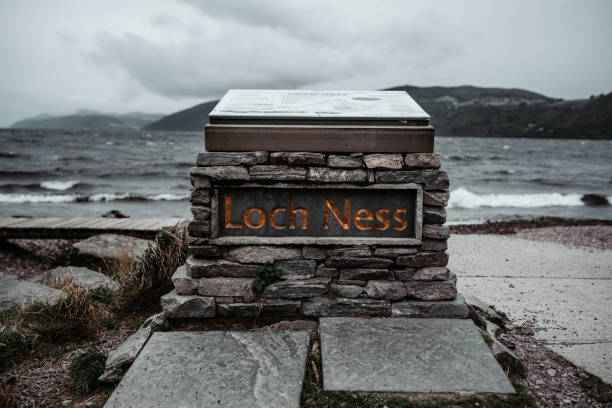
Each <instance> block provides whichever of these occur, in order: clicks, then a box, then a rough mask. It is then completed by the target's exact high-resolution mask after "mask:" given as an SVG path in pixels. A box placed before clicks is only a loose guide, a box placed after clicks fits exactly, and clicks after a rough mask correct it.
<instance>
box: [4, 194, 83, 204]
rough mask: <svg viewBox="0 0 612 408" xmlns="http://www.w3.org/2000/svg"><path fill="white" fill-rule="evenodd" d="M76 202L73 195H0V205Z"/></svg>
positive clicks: (75, 197)
mask: <svg viewBox="0 0 612 408" xmlns="http://www.w3.org/2000/svg"><path fill="white" fill-rule="evenodd" d="M76 200H77V196H76V195H74V194H61V195H46V194H0V203H69V202H73V201H76Z"/></svg>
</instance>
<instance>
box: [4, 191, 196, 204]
mask: <svg viewBox="0 0 612 408" xmlns="http://www.w3.org/2000/svg"><path fill="white" fill-rule="evenodd" d="M187 198H189V195H188V194H172V193H162V194H155V195H141V194H132V193H99V194H92V195H81V194H0V203H16V204H17V203H87V202H101V201H180V200H186V199H187Z"/></svg>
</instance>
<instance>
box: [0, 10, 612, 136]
mask: <svg viewBox="0 0 612 408" xmlns="http://www.w3.org/2000/svg"><path fill="white" fill-rule="evenodd" d="M0 70H1V71H0V73H1V75H0V126H8V125H10V124H12V123H13V122H15V121H16V120H19V119H22V118H23V117H26V116H33V115H38V114H40V113H50V114H68V113H72V112H74V111H76V110H78V109H94V110H99V111H103V112H131V111H142V112H160V113H171V112H173V111H176V110H180V109H184V108H188V107H190V106H192V105H194V104H196V103H200V102H203V101H206V100H211V99H214V98H217V97H219V96H221V95H222V94H223V93H224V92H225V90H226V89H228V88H302V89H309V88H314V89H324V88H329V89H381V88H385V87H390V86H396V85H404V84H411V85H420V86H426V85H447V86H450V85H462V84H471V85H479V86H499V87H519V88H525V89H529V90H533V91H536V92H541V93H543V94H545V95H548V96H553V97H561V98H584V97H588V96H589V95H591V94H600V93H608V92H610V91H612V74H611V73H612V1H610V0H601V1H597V0H572V1H568V0H547V1H544V0H537V1H535V0H524V1H517V0H513V1H493V0H474V1H472V0H470V1H466V0H462V1H456V0H447V1H431V0H428V1H420V2H413V1H407V0H397V1H393V0H386V1H357V0H347V1H338V0H334V1H331V0H320V1H319V0H308V1H304V0H295V1H292V0H278V1H275V0H267V1H248V2H247V1H239V0H213V1H205V0H201V1H197V0H176V1H170V0H167V1H152V0H138V1H133V0H130V1H126V0H104V1H102V0H100V1H97V2H93V1H83V0H59V1H44V0H40V1H30V0H14V1H2V2H1V3H0Z"/></svg>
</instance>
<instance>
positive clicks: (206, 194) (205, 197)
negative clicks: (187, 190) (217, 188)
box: [189, 188, 210, 206]
mask: <svg viewBox="0 0 612 408" xmlns="http://www.w3.org/2000/svg"><path fill="white" fill-rule="evenodd" d="M189 201H191V204H193V205H201V206H208V205H210V190H209V189H207V188H196V189H195V190H193V191H192V192H191V198H190V200H189Z"/></svg>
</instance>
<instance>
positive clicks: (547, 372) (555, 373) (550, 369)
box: [546, 368, 557, 377]
mask: <svg viewBox="0 0 612 408" xmlns="http://www.w3.org/2000/svg"><path fill="white" fill-rule="evenodd" d="M546 374H548V376H549V377H554V376H555V375H557V371H556V370H555V369H553V368H549V369H548V370H546Z"/></svg>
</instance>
